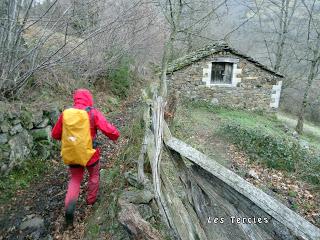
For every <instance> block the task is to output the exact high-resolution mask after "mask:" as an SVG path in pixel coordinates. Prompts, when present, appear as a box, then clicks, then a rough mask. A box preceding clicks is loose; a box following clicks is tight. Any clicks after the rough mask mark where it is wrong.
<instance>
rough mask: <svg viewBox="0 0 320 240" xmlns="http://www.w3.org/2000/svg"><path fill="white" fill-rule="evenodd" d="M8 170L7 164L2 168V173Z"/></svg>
mask: <svg viewBox="0 0 320 240" xmlns="http://www.w3.org/2000/svg"><path fill="white" fill-rule="evenodd" d="M7 169H8V165H7V164H3V165H2V166H1V173H5V172H6V171H7Z"/></svg>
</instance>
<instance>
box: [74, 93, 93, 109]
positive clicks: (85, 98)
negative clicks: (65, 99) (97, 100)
mask: <svg viewBox="0 0 320 240" xmlns="http://www.w3.org/2000/svg"><path fill="white" fill-rule="evenodd" d="M73 104H74V105H78V106H79V105H82V106H85V107H92V106H93V98H92V95H91V93H90V91H89V90H87V89H77V90H76V91H75V92H74V94H73Z"/></svg>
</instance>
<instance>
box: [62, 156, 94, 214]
mask: <svg viewBox="0 0 320 240" xmlns="http://www.w3.org/2000/svg"><path fill="white" fill-rule="evenodd" d="M86 168H87V170H88V172H89V181H88V190H87V191H88V192H87V204H93V203H94V202H95V201H96V199H97V194H98V190H99V170H100V163H99V162H98V163H96V164H94V166H88V167H86ZM69 173H70V181H69V184H68V191H67V195H66V199H65V208H67V207H68V205H69V203H70V202H76V201H77V200H78V197H79V192H80V184H81V181H82V179H83V174H84V167H70V168H69Z"/></svg>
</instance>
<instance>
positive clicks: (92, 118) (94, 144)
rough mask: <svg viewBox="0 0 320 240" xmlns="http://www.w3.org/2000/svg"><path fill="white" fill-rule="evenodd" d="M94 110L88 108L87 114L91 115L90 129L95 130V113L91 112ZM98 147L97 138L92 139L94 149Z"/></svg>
mask: <svg viewBox="0 0 320 240" xmlns="http://www.w3.org/2000/svg"><path fill="white" fill-rule="evenodd" d="M92 109H93V107H86V108H85V110H86V112H88V113H89V115H90V123H91V124H90V127H92V128H94V115H93V111H91V110H92ZM97 146H98V142H97V141H96V137H94V138H93V139H92V148H96V147H97Z"/></svg>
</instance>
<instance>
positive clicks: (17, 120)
mask: <svg viewBox="0 0 320 240" xmlns="http://www.w3.org/2000/svg"><path fill="white" fill-rule="evenodd" d="M18 123H21V120H20V119H19V118H16V119H13V120H12V125H17V124H18Z"/></svg>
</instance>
